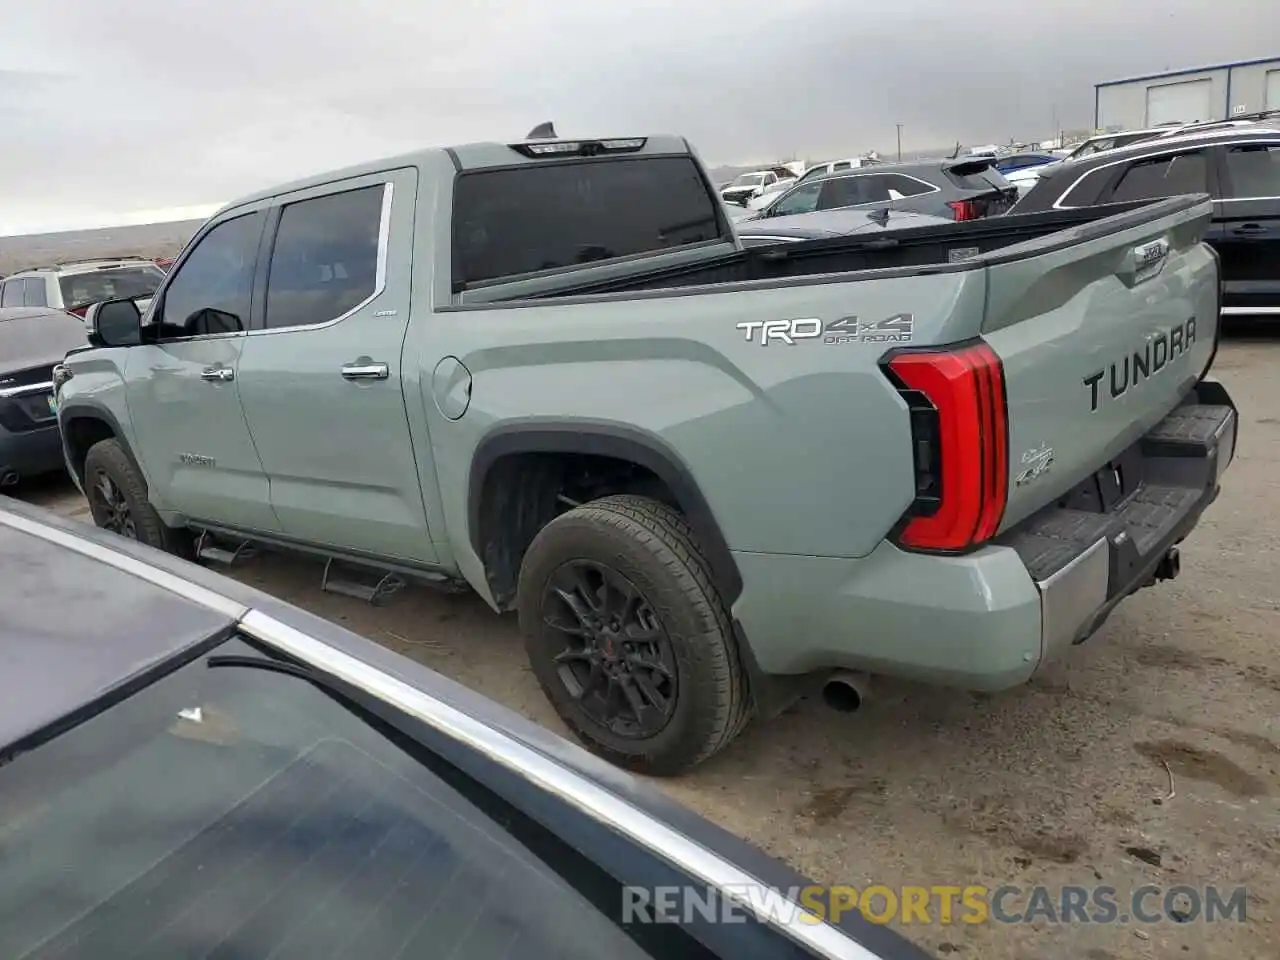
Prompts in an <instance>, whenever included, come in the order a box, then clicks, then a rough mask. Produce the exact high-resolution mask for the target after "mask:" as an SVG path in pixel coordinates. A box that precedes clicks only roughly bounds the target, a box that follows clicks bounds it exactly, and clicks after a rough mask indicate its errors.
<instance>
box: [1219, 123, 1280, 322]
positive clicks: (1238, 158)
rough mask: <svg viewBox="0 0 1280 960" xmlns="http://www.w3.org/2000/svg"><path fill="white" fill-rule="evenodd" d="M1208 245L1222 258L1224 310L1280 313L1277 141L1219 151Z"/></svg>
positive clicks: (1279, 141)
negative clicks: (1214, 212) (1217, 195)
mask: <svg viewBox="0 0 1280 960" xmlns="http://www.w3.org/2000/svg"><path fill="white" fill-rule="evenodd" d="M1220 158H1221V200H1220V201H1219V204H1218V207H1219V209H1218V213H1217V216H1215V218H1214V220H1215V223H1214V226H1215V228H1216V229H1215V231H1214V236H1213V237H1211V238H1210V242H1211V243H1212V244H1213V246H1215V247H1216V248H1217V249H1218V252H1219V253H1220V254H1221V255H1222V279H1223V309H1224V312H1227V313H1245V314H1247V313H1269V314H1280V139H1277V140H1276V141H1271V142H1268V141H1256V142H1251V143H1237V144H1231V145H1227V146H1224V147H1222V148H1221V153H1220Z"/></svg>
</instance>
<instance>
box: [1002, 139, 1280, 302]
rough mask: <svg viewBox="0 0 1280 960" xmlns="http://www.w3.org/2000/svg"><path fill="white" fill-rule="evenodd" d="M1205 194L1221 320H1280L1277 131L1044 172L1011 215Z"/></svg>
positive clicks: (1147, 145)
mask: <svg viewBox="0 0 1280 960" xmlns="http://www.w3.org/2000/svg"><path fill="white" fill-rule="evenodd" d="M1193 193H1207V194H1209V195H1210V196H1211V197H1213V199H1214V213H1213V223H1212V226H1211V227H1210V230H1209V233H1208V234H1207V236H1206V238H1205V239H1206V240H1207V241H1208V242H1209V244H1210V245H1211V246H1212V247H1213V248H1214V249H1215V250H1217V251H1218V255H1219V256H1220V257H1221V260H1222V281H1223V287H1222V312H1223V313H1224V314H1227V315H1233V314H1241V315H1258V314H1270V315H1277V314H1280V129H1277V128H1269V127H1266V126H1263V125H1259V124H1249V125H1246V126H1235V127H1225V128H1224V127H1217V126H1215V127H1214V128H1213V129H1208V130H1192V131H1184V132H1183V133H1182V134H1181V135H1179V136H1176V137H1160V138H1158V139H1152V140H1144V141H1141V142H1139V143H1135V144H1130V145H1129V146H1127V147H1121V148H1119V149H1113V150H1108V151H1106V152H1103V153H1096V154H1092V155H1089V156H1087V157H1086V158H1085V159H1083V160H1078V161H1075V162H1073V163H1066V164H1062V165H1060V166H1055V167H1052V168H1046V169H1045V172H1044V174H1043V175H1042V177H1041V179H1040V181H1039V182H1038V183H1037V184H1036V186H1035V187H1034V188H1033V189H1032V190H1031V191H1030V192H1028V193H1027V195H1026V196H1025V197H1023V198H1022V199H1021V200H1020V201H1019V202H1018V204H1017V205H1016V206H1015V207H1014V209H1013V211H1012V212H1013V213H1015V214H1018V213H1038V212H1043V211H1048V210H1070V209H1076V208H1080V207H1089V206H1096V205H1100V204H1121V203H1131V202H1134V201H1145V200H1150V199H1152V198H1155V197H1169V196H1177V195H1179V194H1193Z"/></svg>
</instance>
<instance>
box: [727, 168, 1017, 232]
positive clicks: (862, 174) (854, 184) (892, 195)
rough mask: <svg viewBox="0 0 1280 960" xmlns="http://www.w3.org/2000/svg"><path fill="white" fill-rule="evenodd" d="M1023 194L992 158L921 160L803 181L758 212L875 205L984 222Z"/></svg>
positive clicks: (770, 214) (773, 214)
mask: <svg viewBox="0 0 1280 960" xmlns="http://www.w3.org/2000/svg"><path fill="white" fill-rule="evenodd" d="M1017 196H1018V191H1017V188H1016V187H1014V186H1013V185H1011V184H1010V183H1009V181H1007V180H1006V179H1005V178H1004V177H1002V176H1001V175H1000V174H999V173H998V172H996V170H995V161H994V160H993V159H992V158H991V157H963V158H960V159H953V160H921V161H912V162H910V163H884V164H876V165H875V166H873V167H868V168H864V169H859V170H843V171H838V172H833V173H828V174H824V175H821V176H817V177H814V178H813V179H811V180H808V181H805V182H802V183H797V184H796V185H795V186H793V187H792V188H791V189H790V190H788V191H786V192H785V193H783V194H782V195H781V196H779V197H778V199H777V200H775V201H774V202H773V203H771V204H769V206H767V207H765V208H764V209H763V210H761V211H760V212H759V214H757V216H758V217H761V218H765V217H791V216H795V215H797V214H802V213H813V212H815V211H819V210H834V209H838V208H842V207H856V206H870V205H873V204H874V205H876V206H885V207H888V208H889V209H891V210H907V211H911V212H914V213H924V214H928V215H930V216H935V217H944V218H947V219H951V220H978V219H981V218H982V217H990V216H996V215H998V214H1001V213H1004V212H1005V211H1006V210H1008V209H1009V207H1010V206H1012V205H1013V203H1014V201H1015V200H1017ZM739 222H747V221H739Z"/></svg>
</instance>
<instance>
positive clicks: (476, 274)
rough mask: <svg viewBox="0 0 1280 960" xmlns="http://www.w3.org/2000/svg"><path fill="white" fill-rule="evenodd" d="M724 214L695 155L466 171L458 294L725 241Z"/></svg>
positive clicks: (457, 220)
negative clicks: (722, 230) (460, 290)
mask: <svg viewBox="0 0 1280 960" xmlns="http://www.w3.org/2000/svg"><path fill="white" fill-rule="evenodd" d="M717 207H718V204H717V203H716V201H715V200H714V199H713V196H712V194H711V192H710V191H709V190H708V189H707V185H706V183H705V182H704V181H703V179H702V176H701V174H700V173H699V171H698V167H697V165H696V164H695V163H694V161H693V159H692V158H690V157H647V158H643V159H634V160H613V159H610V160H603V161H586V162H567V163H566V162H560V163H556V162H551V163H548V164H547V165H545V166H537V165H534V166H522V167H518V168H512V169H505V170H476V171H472V172H469V173H464V174H462V175H461V176H459V177H458V180H457V185H456V186H455V188H454V198H453V244H454V264H453V279H454V286H455V288H461V287H464V286H465V285H467V284H474V283H481V282H484V281H493V280H500V279H504V278H507V277H517V276H520V275H522V274H529V273H536V272H538V271H542V270H556V269H560V268H563V267H571V266H575V265H578V264H587V263H593V262H598V261H602V260H612V259H615V258H617V257H627V256H633V255H635V254H643V253H652V252H655V251H660V250H671V249H675V248H677V247H680V246H683V245H685V244H690V243H700V242H702V241H706V240H716V239H720V238H721V236H722V235H721V233H720V218H719V215H718V210H717Z"/></svg>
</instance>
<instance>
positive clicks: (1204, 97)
mask: <svg viewBox="0 0 1280 960" xmlns="http://www.w3.org/2000/svg"><path fill="white" fill-rule="evenodd" d="M1213 119H1215V117H1214V115H1213V81H1212V80H1185V81H1182V82H1181V83H1163V84H1161V85H1160V86H1158V87H1148V88H1147V126H1149V127H1155V126H1159V125H1160V124H1162V123H1195V122H1196V121H1198V120H1213Z"/></svg>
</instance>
